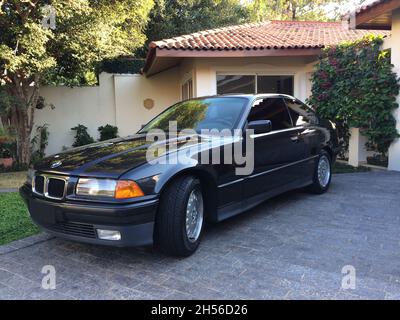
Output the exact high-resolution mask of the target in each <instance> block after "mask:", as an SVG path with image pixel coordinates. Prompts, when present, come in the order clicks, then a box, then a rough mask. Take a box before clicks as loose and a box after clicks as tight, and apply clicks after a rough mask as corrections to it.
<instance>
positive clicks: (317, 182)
mask: <svg viewBox="0 0 400 320" xmlns="http://www.w3.org/2000/svg"><path fill="white" fill-rule="evenodd" d="M320 166H322V167H323V168H325V169H326V170H328V171H327V175H328V176H326V175H324V174H323V172H321V175H319V170H323V168H320ZM331 179H332V159H331V157H330V155H329V153H328V152H326V151H324V150H322V152H321V154H320V155H319V157H318V160H317V161H316V162H315V169H314V176H313V183H312V184H311V185H310V186H308V187H307V191H309V192H311V193H315V194H322V193H325V192H326V191H328V189H329V186H330V184H331Z"/></svg>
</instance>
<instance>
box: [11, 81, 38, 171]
mask: <svg viewBox="0 0 400 320" xmlns="http://www.w3.org/2000/svg"><path fill="white" fill-rule="evenodd" d="M12 79H13V81H12V85H11V86H10V87H9V88H10V90H9V93H10V94H11V95H12V96H13V97H14V98H16V102H15V103H14V104H13V105H12V106H11V108H10V110H9V112H8V124H9V127H10V128H9V129H11V131H14V132H15V134H16V143H17V154H16V160H17V163H19V164H22V165H29V164H30V161H31V154H32V148H31V133H32V128H33V120H34V119H33V118H34V110H35V108H36V104H37V100H38V97H39V81H40V78H39V76H38V75H35V76H34V77H33V78H32V79H30V80H21V79H20V78H19V77H17V76H14V77H13V78H12ZM32 84H33V85H32Z"/></svg>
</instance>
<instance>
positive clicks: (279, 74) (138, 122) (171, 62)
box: [35, 21, 389, 153]
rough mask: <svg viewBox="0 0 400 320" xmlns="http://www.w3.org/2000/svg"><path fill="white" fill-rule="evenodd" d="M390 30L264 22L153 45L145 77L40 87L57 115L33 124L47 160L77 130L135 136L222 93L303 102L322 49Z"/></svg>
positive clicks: (42, 114)
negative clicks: (184, 105) (44, 140)
mask: <svg viewBox="0 0 400 320" xmlns="http://www.w3.org/2000/svg"><path fill="white" fill-rule="evenodd" d="M369 33H375V34H384V35H388V34H389V32H388V31H382V30H373V31H371V30H364V29H362V30H361V29H360V30H359V29H350V28H349V24H348V23H343V22H315V21H267V22H263V23H255V24H244V25H239V26H231V27H225V28H218V29H212V30H206V31H201V32H197V33H193V34H189V35H184V36H180V37H176V38H172V39H166V40H162V41H156V42H152V43H151V44H150V48H149V49H150V50H149V53H148V56H147V59H146V63H145V66H144V69H143V74H135V75H128V74H123V75H120V74H105V73H103V74H101V75H100V84H99V86H97V87H83V88H82V87H80V88H73V89H71V88H66V87H45V88H43V89H42V92H41V94H42V95H43V96H44V97H45V98H46V100H47V102H48V103H52V104H54V105H55V109H54V110H38V111H37V112H36V114H35V117H36V121H35V123H36V124H37V125H40V124H43V123H48V124H49V131H50V137H49V146H48V148H47V150H46V151H47V153H55V152H59V151H60V150H61V149H62V146H63V145H65V146H70V145H71V144H72V141H73V132H72V131H71V130H70V128H72V127H74V126H76V125H77V124H78V123H80V124H84V125H86V126H87V127H88V128H89V133H90V134H92V135H93V136H96V135H97V127H99V126H101V125H104V124H106V123H109V124H112V125H116V126H118V128H119V132H120V135H122V136H123V135H129V134H133V133H135V132H136V131H137V130H139V129H140V127H141V126H142V125H143V124H145V123H146V122H147V121H149V120H150V119H151V118H153V117H154V116H155V115H157V114H158V113H159V112H161V111H162V110H163V109H165V108H166V107H168V106H169V105H172V104H173V103H175V102H177V101H180V100H182V99H187V98H191V97H200V96H207V95H215V94H226V93H237V92H240V93H265V92H278V93H287V94H291V95H294V96H296V97H298V98H299V99H302V100H305V99H306V98H307V97H308V96H309V95H310V92H311V82H310V76H311V73H312V71H313V65H314V64H315V63H316V62H317V60H318V56H319V54H320V53H321V49H322V48H324V47H326V46H331V45H335V44H338V43H340V42H343V41H351V40H356V39H359V38H362V37H363V36H364V35H367V34H369Z"/></svg>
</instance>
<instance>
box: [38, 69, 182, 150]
mask: <svg viewBox="0 0 400 320" xmlns="http://www.w3.org/2000/svg"><path fill="white" fill-rule="evenodd" d="M178 78H179V72H178V71H177V70H176V69H171V70H169V71H166V72H163V73H160V74H159V75H155V76H153V77H151V78H146V77H144V76H141V75H131V74H129V75H113V74H107V73H102V74H101V75H100V79H99V80H100V81H99V86H94V87H76V88H69V87H63V86H58V87H55V86H49V87H44V88H42V89H41V95H42V96H43V97H44V98H45V99H46V102H47V103H49V104H53V105H54V106H55V108H54V109H53V110H51V109H50V108H48V107H47V108H45V109H43V110H36V111H35V126H36V125H43V124H45V123H47V124H48V125H49V133H50V136H49V144H48V147H47V148H46V154H53V153H57V152H59V151H61V150H62V148H63V146H66V147H70V146H71V145H72V143H73V141H74V132H73V131H72V130H71V128H72V127H74V126H76V125H77V124H78V123H79V124H83V125H85V126H86V127H88V132H89V134H90V135H91V136H93V137H94V138H95V139H97V138H98V135H99V133H98V131H97V128H98V127H99V126H102V125H105V124H111V125H115V126H117V127H118V129H119V135H120V136H126V135H129V134H133V133H135V132H136V131H138V130H139V129H140V128H141V125H143V124H145V123H146V122H148V121H149V120H151V119H152V118H153V117H154V116H156V115H157V114H158V113H160V112H161V111H162V110H164V109H165V108H166V107H168V106H170V105H172V104H173V103H175V102H177V101H179V100H180V87H179V85H178ZM148 98H151V99H153V100H154V107H153V108H152V109H150V110H148V109H146V108H145V107H144V105H143V101H144V100H145V99H148Z"/></svg>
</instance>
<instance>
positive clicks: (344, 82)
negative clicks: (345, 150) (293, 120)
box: [308, 35, 399, 155]
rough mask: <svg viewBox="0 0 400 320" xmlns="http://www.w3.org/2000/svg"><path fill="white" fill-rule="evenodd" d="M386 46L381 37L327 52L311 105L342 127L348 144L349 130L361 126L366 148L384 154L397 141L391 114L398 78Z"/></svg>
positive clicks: (318, 68) (314, 78)
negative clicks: (383, 45) (384, 46)
mask: <svg viewBox="0 0 400 320" xmlns="http://www.w3.org/2000/svg"><path fill="white" fill-rule="evenodd" d="M382 43H383V38H382V37H380V36H372V35H371V36H366V37H365V38H363V39H361V40H358V41H355V42H347V43H343V44H340V45H338V46H335V47H331V48H327V49H325V50H324V52H323V54H322V55H321V57H320V59H319V62H318V64H317V65H316V69H315V71H314V73H313V75H312V95H311V97H310V99H309V100H308V102H309V103H310V104H311V105H313V106H314V107H315V108H316V110H317V112H318V113H319V114H320V115H321V116H322V117H324V118H326V119H329V120H332V121H334V122H335V123H337V124H338V126H339V129H340V130H341V132H342V135H343V136H344V138H345V140H346V137H347V140H348V128H350V127H355V128H360V129H361V132H362V134H363V135H365V136H366V137H367V138H368V144H367V147H368V149H369V150H372V151H376V152H379V153H381V154H383V155H385V154H386V153H387V150H388V148H389V146H390V143H391V142H392V141H393V140H394V139H395V138H397V137H399V133H398V132H397V130H396V121H395V118H394V117H393V115H392V112H393V110H394V109H395V108H398V104H397V103H396V96H397V95H398V94H399V82H398V80H399V79H398V78H397V76H396V74H395V73H394V72H393V70H392V69H393V65H392V64H391V62H390V52H389V51H382V49H381V47H382Z"/></svg>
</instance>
